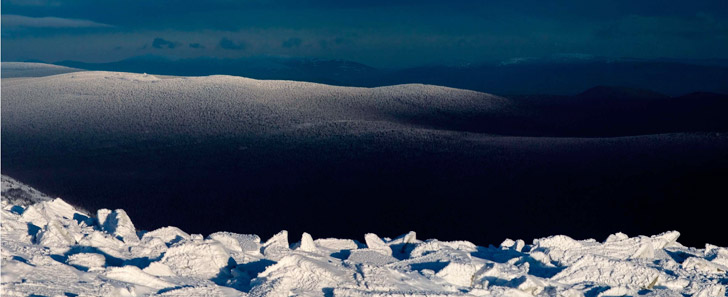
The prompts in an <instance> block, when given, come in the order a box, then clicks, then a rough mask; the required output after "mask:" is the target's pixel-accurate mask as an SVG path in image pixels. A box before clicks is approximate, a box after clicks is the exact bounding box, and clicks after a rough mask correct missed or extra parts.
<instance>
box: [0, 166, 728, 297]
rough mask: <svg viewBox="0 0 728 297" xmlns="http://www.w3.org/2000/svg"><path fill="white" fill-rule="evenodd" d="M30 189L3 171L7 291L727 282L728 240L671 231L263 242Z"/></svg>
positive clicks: (600, 290)
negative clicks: (492, 242)
mask: <svg viewBox="0 0 728 297" xmlns="http://www.w3.org/2000/svg"><path fill="white" fill-rule="evenodd" d="M12 192H14V193H16V197H19V195H18V193H21V192H23V193H32V194H29V195H25V197H31V196H32V197H44V198H43V199H32V200H31V201H28V202H27V203H19V201H21V199H19V198H16V199H9V198H10V197H7V196H6V193H12ZM38 195H39V194H38V192H37V191H34V190H32V189H31V188H29V187H27V186H25V185H22V184H20V183H18V182H17V181H15V180H13V179H11V178H8V177H5V176H3V197H2V226H1V228H0V229H1V231H2V294H3V295H4V296H28V295H34V296H37V295H43V296H322V295H323V296H623V295H632V296H635V295H645V296H683V295H692V296H724V295H725V293H726V286H728V273H727V272H726V271H728V249H726V248H722V247H718V246H714V245H709V244H708V245H706V246H705V248H702V249H698V248H690V247H685V246H682V245H681V244H680V243H678V242H677V239H678V237H679V235H680V234H679V233H678V232H675V231H671V232H665V233H662V234H659V235H655V236H636V237H629V236H627V235H625V234H622V233H617V234H613V235H611V236H609V238H607V239H606V240H605V241H603V242H599V241H596V240H594V239H588V240H575V239H572V238H569V237H567V236H563V235H558V236H550V237H546V238H540V239H536V240H534V241H533V243H531V244H526V243H525V242H524V241H523V240H511V239H505V240H504V241H503V243H501V244H500V246H489V247H482V246H476V245H474V244H472V243H470V242H467V241H439V240H436V239H427V240H422V239H420V238H417V234H416V233H415V232H410V233H408V234H405V235H402V236H399V237H396V238H394V239H391V238H386V237H385V238H382V237H380V236H378V235H376V234H372V233H370V234H366V235H364V237H363V240H364V241H363V242H360V241H357V240H350V239H334V238H328V239H314V237H313V236H312V235H311V234H308V233H304V234H303V236H302V238H301V239H300V241H297V242H291V241H290V240H289V238H288V233H287V232H286V231H282V232H280V233H279V234H277V235H275V236H273V237H272V238H270V239H268V240H265V241H263V240H261V238H260V237H258V236H257V235H245V234H236V233H232V232H217V233H213V234H210V235H208V236H203V235H201V234H188V233H186V232H184V231H182V230H180V229H178V228H175V227H165V228H160V229H157V230H153V231H149V232H147V231H143V230H136V229H135V227H134V224H133V223H132V221H131V219H130V218H129V216H128V215H127V214H126V212H124V211H123V210H120V209H117V210H107V209H102V210H99V211H98V212H97V214H96V216H91V215H89V214H87V213H84V212H82V211H79V210H76V209H75V208H74V207H73V206H71V205H69V204H68V203H66V202H64V201H63V200H61V199H60V198H57V199H52V200H51V199H45V196H38ZM168 207H170V208H173V207H174V206H172V205H170V206H168Z"/></svg>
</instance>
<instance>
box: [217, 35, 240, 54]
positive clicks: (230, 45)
mask: <svg viewBox="0 0 728 297" xmlns="http://www.w3.org/2000/svg"><path fill="white" fill-rule="evenodd" d="M218 45H219V46H220V48H222V49H227V50H238V51H239V50H244V49H245V42H242V41H240V42H235V41H232V40H230V39H228V38H227V37H223V38H222V39H220V43H219V44H218Z"/></svg>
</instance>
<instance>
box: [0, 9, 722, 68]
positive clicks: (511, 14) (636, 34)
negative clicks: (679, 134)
mask: <svg viewBox="0 0 728 297" xmlns="http://www.w3.org/2000/svg"><path fill="white" fill-rule="evenodd" d="M648 2H649V3H648ZM142 55H159V56H168V57H173V58H193V57H202V56H205V57H219V58H243V57H257V56H276V57H278V56H281V57H309V58H323V59H346V60H352V61H358V62H362V63H365V64H369V65H372V66H378V67H399V66H413V65H425V64H464V63H481V62H492V61H503V60H508V59H513V58H521V57H544V56H553V55H594V56H606V57H632V58H647V59H652V58H678V59H728V1H726V0H697V1H675V0H665V1H654V2H653V1H633V0H629V1H628V0H617V1H598V0H597V1H583V0H561V1H559V0H556V1H542V0H514V1H497V2H496V1H484V0H481V1H427V0H425V1H409V0H400V1H397V0H392V1H378V0H377V1H371V0H370V1H362V0H354V1H334V0H303V1H301V0H298V1H296V0H283V1H265V0H248V1H231V0H211V1H188V0H179V1H172V0H163V1H156V0H145V1H136V0H104V1H99V0H2V59H3V61H22V60H29V59H35V60H44V61H49V62H54V61H61V60H77V61H85V62H108V61H116V60H121V59H125V58H129V57H135V56H142Z"/></svg>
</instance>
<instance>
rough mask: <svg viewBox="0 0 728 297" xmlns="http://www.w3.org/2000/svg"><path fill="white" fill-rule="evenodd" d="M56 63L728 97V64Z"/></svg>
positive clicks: (534, 90)
mask: <svg viewBox="0 0 728 297" xmlns="http://www.w3.org/2000/svg"><path fill="white" fill-rule="evenodd" d="M55 64H56V65H62V66H68V67H73V68H81V69H88V70H108V71H125V72H137V73H151V74H163V75H181V76H198V75H211V74H227V75H236V76H244V77H249V78H256V79H278V80H296V81H308V82H317V83H325V84H332V85H341V86H361V87H374V86H386V85H395V84H405V83H424V84H433V85H441V86H448V87H454V88H461V89H469V90H475V91H481V92H488V93H493V94H498V95H524V94H552V95H574V94H578V93H579V92H581V91H583V90H585V89H588V88H591V87H593V86H597V85H610V86H623V87H629V88H638V89H648V90H653V91H656V92H659V93H663V94H667V95H670V96H680V95H685V94H689V93H694V92H713V93H728V62H726V61H722V60H721V61H712V60H711V61H700V60H669V59H662V60H640V59H610V58H600V57H582V56H578V57H572V56H556V57H549V58H521V59H512V60H508V61H504V62H501V63H492V64H480V65H465V66H421V67H412V68H404V69H381V68H375V67H370V66H367V65H364V64H361V63H357V62H352V61H346V60H320V59H298V58H274V57H259V58H245V59H216V58H194V59H180V60H172V59H168V58H164V57H157V56H142V57H135V58H130V59H126V60H122V61H118V62H111V63H84V62H75V61H62V62H58V63H55Z"/></svg>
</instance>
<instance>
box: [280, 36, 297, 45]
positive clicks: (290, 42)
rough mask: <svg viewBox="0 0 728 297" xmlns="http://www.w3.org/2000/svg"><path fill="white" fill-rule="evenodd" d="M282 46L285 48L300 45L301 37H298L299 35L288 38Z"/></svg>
mask: <svg viewBox="0 0 728 297" xmlns="http://www.w3.org/2000/svg"><path fill="white" fill-rule="evenodd" d="M281 46H282V47H285V48H294V47H299V46H301V38H298V37H291V38H288V39H287V40H284V41H283V43H281Z"/></svg>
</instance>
